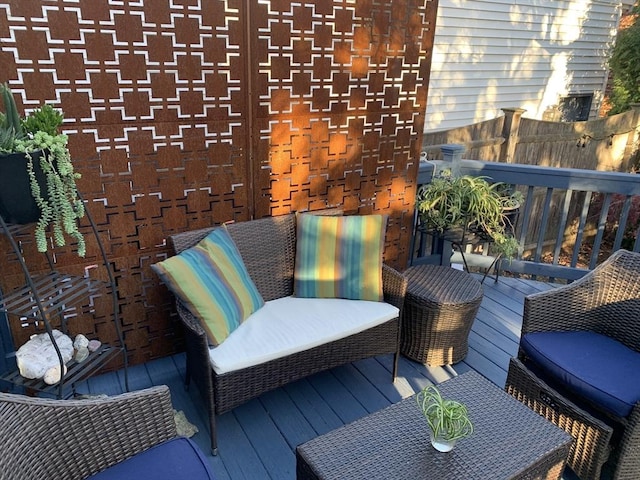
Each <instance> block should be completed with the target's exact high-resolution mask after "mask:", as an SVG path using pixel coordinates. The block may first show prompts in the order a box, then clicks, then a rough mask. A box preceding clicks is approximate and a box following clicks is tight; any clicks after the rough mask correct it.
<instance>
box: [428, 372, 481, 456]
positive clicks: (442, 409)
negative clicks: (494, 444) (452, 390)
mask: <svg viewBox="0 0 640 480" xmlns="http://www.w3.org/2000/svg"><path fill="white" fill-rule="evenodd" d="M416 401H417V402H418V407H420V410H421V411H422V413H423V415H424V417H425V419H426V420H427V423H428V424H429V436H430V439H431V445H433V448H435V449H436V450H438V451H439V452H448V451H450V450H452V449H453V447H454V445H455V443H456V441H457V440H461V439H463V438H467V437H469V436H470V435H471V434H472V433H473V424H472V423H471V420H470V419H469V412H468V411H467V407H465V406H464V405H463V404H462V403H460V402H457V401H455V400H447V399H444V398H442V395H441V394H440V391H439V390H438V388H437V387H435V386H433V385H429V386H428V387H425V388H424V389H423V390H422V391H420V392H419V393H418V394H417V395H416Z"/></svg>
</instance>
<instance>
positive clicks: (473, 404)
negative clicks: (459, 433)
mask: <svg viewBox="0 0 640 480" xmlns="http://www.w3.org/2000/svg"><path fill="white" fill-rule="evenodd" d="M439 387H440V390H441V392H442V393H443V395H444V396H445V397H450V398H453V399H456V400H459V401H462V402H464V403H465V404H466V405H467V407H468V409H469V414H470V417H471V420H472V421H473V424H474V427H475V431H474V433H473V435H472V436H471V437H470V438H467V439H464V440H461V441H459V442H458V443H457V444H456V446H455V448H454V449H453V450H452V451H451V452H448V453H441V452H438V451H436V450H435V449H434V448H433V447H432V446H431V443H430V441H429V432H428V426H427V423H426V421H425V419H424V417H423V415H422V412H420V410H418V406H417V405H416V401H415V397H410V398H407V399H405V400H403V401H401V402H400V403H397V404H395V405H392V406H390V407H388V408H385V409H383V410H381V411H379V412H376V413H373V414H371V415H368V416H366V417H364V418H361V419H360V420H357V421H355V422H353V423H351V424H349V425H345V426H344V427H341V428H338V429H337V430H334V431H332V432H329V433H327V434H325V435H321V436H319V437H317V438H315V439H313V440H310V441H308V442H306V443H304V444H302V445H300V446H298V448H297V449H296V473H297V477H296V478H297V479H298V480H307V479H309V480H319V479H322V480H375V479H379V480H389V479H393V480H403V479H407V480H409V479H410V480H415V479H438V480H461V479H464V480H475V479H478V480H480V479H482V480H488V479H496V480H497V479H500V480H503V479H533V478H535V479H547V480H552V479H553V480H558V479H559V478H561V475H562V470H563V469H564V466H565V462H566V459H567V455H568V454H569V448H570V447H571V442H572V439H571V437H570V436H569V435H568V434H567V433H565V432H564V431H562V430H561V429H559V428H558V427H556V426H554V425H553V424H551V423H550V422H548V421H547V420H545V419H544V418H542V417H541V416H540V415H538V414H537V413H535V412H533V411H532V410H530V409H529V408H527V407H526V406H524V405H523V404H521V403H520V402H518V401H517V400H515V399H514V398H513V397H511V396H510V395H508V394H506V393H505V392H503V391H502V390H501V389H499V388H498V387H496V386H495V385H493V384H492V383H490V382H489V381H488V380H486V379H484V378H483V377H482V376H480V375H478V374H477V373H476V372H473V371H471V372H468V373H465V374H463V375H460V376H458V377H455V378H453V379H451V380H448V381H446V382H444V383H442V384H440V386H439Z"/></svg>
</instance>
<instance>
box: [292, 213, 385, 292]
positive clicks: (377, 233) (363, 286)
mask: <svg viewBox="0 0 640 480" xmlns="http://www.w3.org/2000/svg"><path fill="white" fill-rule="evenodd" d="M386 224H387V217H386V216H384V215H362V216H346V217H327V216H317V215H312V214H301V215H299V216H298V225H297V240H296V241H297V243H296V265H295V273H294V289H295V294H296V296H298V297H303V298H348V299H352V300H371V301H376V302H379V301H382V299H383V294H382V252H383V249H384V236H385V230H386Z"/></svg>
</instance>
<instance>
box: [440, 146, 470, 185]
mask: <svg viewBox="0 0 640 480" xmlns="http://www.w3.org/2000/svg"><path fill="white" fill-rule="evenodd" d="M440 150H442V160H444V161H445V162H448V163H450V164H451V175H453V176H454V177H459V176H460V160H462V154H463V153H464V151H465V148H464V146H462V145H457V144H455V143H450V144H448V145H443V146H442V147H440Z"/></svg>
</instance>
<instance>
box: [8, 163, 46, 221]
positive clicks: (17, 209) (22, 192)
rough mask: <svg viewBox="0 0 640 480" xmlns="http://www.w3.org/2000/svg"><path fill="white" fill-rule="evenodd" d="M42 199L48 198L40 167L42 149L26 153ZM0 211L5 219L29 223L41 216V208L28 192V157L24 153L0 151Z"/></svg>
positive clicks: (44, 179)
mask: <svg viewBox="0 0 640 480" xmlns="http://www.w3.org/2000/svg"><path fill="white" fill-rule="evenodd" d="M29 155H30V156H31V158H32V162H33V170H34V172H35V174H36V180H37V181H38V184H39V185H40V192H41V195H42V197H43V198H44V199H47V198H48V191H47V182H46V177H45V175H44V173H43V171H42V168H41V167H40V157H41V156H42V155H43V153H42V151H37V152H31V153H30V154H29ZM0 215H1V216H2V218H3V219H4V221H5V222H7V223H19V224H25V223H32V222H37V221H38V219H39V218H40V208H39V207H38V205H37V204H36V202H35V200H34V199H33V197H32V196H31V186H30V182H29V174H28V173H27V158H26V155H25V154H24V153H10V154H1V155H0Z"/></svg>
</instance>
